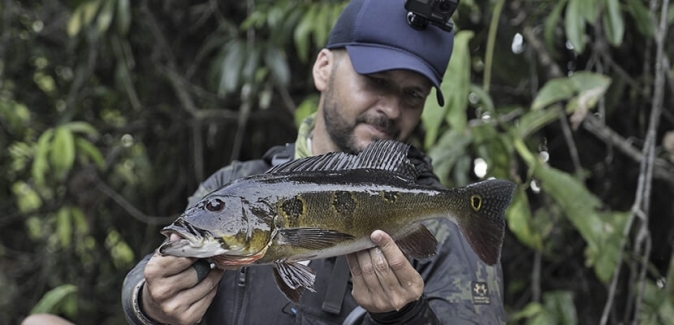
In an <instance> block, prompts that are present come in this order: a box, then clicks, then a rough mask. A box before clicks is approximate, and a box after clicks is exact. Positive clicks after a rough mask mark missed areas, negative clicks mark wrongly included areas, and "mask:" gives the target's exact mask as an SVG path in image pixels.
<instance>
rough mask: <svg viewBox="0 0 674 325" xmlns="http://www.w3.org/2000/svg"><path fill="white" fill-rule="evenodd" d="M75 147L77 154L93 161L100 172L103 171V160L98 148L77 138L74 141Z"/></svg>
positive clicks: (85, 140)
mask: <svg viewBox="0 0 674 325" xmlns="http://www.w3.org/2000/svg"><path fill="white" fill-rule="evenodd" d="M75 145H76V147H77V152H78V153H79V154H80V155H82V156H84V157H88V158H90V159H91V160H93V161H94V163H95V164H96V166H98V168H99V169H100V170H103V169H105V159H104V158H103V154H101V152H100V151H99V150H98V148H96V146H94V145H93V144H91V142H89V141H88V140H87V139H84V138H80V137H77V138H76V139H75Z"/></svg>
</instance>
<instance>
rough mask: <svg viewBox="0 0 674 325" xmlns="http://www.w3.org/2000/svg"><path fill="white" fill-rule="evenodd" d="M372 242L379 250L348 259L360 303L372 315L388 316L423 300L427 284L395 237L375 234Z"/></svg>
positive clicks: (355, 296) (359, 253) (355, 292)
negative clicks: (411, 303) (421, 298)
mask: <svg viewBox="0 0 674 325" xmlns="http://www.w3.org/2000/svg"><path fill="white" fill-rule="evenodd" d="M370 239H371V240H372V242H374V243H375V245H377V246H376V247H373V248H371V249H368V250H364V251H360V252H356V253H353V254H349V255H347V256H346V258H347V261H348V262H349V269H350V270H351V277H352V281H353V291H352V295H353V297H354V299H355V300H356V302H357V303H358V304H359V305H360V306H361V307H363V308H364V309H365V310H367V311H368V312H371V313H384V312H389V311H394V310H400V309H401V308H403V307H404V306H405V305H407V304H408V303H410V302H413V301H416V300H417V299H419V298H420V297H421V295H422V294H423V292H424V280H423V278H422V277H421V275H420V274H419V272H417V270H415V269H414V267H412V264H411V263H410V262H409V260H408V259H407V258H406V257H405V255H404V254H403V253H402V252H401V251H400V248H398V245H396V243H395V242H394V241H393V239H392V238H391V236H389V235H388V234H387V233H385V232H383V231H381V230H375V231H374V232H372V234H370Z"/></svg>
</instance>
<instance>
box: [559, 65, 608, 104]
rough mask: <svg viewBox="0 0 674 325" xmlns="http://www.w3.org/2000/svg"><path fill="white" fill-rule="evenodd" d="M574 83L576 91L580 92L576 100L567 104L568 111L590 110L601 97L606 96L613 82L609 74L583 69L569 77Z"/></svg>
mask: <svg viewBox="0 0 674 325" xmlns="http://www.w3.org/2000/svg"><path fill="white" fill-rule="evenodd" d="M569 81H570V82H572V83H573V87H574V88H575V91H576V92H578V96H577V97H576V98H575V99H576V100H575V101H573V102H570V103H569V104H568V105H567V106H566V112H567V113H572V112H576V111H579V110H580V111H583V112H585V111H588V110H589V109H590V108H593V107H595V106H596V105H597V102H598V101H599V99H601V98H602V97H604V94H605V93H606V89H608V86H609V85H610V84H611V79H610V78H609V77H607V76H604V75H601V74H597V73H592V72H588V71H581V72H578V73H576V74H574V75H573V76H571V77H570V78H569Z"/></svg>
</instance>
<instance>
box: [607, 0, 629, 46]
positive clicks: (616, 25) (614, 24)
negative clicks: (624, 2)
mask: <svg viewBox="0 0 674 325" xmlns="http://www.w3.org/2000/svg"><path fill="white" fill-rule="evenodd" d="M604 2H605V7H606V10H604V17H603V19H602V22H603V26H604V32H605V33H606V37H607V38H608V41H609V42H610V43H611V44H612V45H614V46H618V45H620V44H621V43H622V41H623V36H624V35H625V21H624V20H623V16H622V14H621V12H620V4H619V3H618V0H604Z"/></svg>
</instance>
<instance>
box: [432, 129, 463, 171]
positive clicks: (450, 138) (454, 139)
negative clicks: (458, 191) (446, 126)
mask: <svg viewBox="0 0 674 325" xmlns="http://www.w3.org/2000/svg"><path fill="white" fill-rule="evenodd" d="M472 141H473V138H472V136H471V134H470V133H467V132H466V131H459V130H453V129H450V130H448V131H447V132H445V133H444V134H442V136H441V137H440V139H439V140H438V142H437V143H436V144H435V145H434V146H433V147H432V148H430V150H429V151H428V156H429V157H431V160H432V162H433V171H434V172H435V174H436V175H438V177H439V178H440V180H441V181H443V182H444V183H445V184H446V183H447V180H448V178H449V173H450V171H451V169H452V167H453V166H454V164H455V163H456V162H457V161H458V159H459V158H460V157H462V156H464V155H465V151H466V148H467V146H468V145H469V144H470V143H472Z"/></svg>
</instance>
